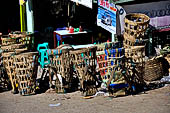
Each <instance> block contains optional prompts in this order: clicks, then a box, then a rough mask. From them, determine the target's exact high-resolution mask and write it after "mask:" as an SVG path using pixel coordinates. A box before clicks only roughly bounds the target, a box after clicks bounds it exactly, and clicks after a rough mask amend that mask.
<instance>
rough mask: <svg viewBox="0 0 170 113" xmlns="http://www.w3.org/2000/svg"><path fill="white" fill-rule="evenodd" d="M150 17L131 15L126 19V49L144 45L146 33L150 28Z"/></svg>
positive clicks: (137, 14) (124, 42)
mask: <svg viewBox="0 0 170 113" xmlns="http://www.w3.org/2000/svg"><path fill="white" fill-rule="evenodd" d="M149 21H150V19H149V17H148V16H146V15H145V14H140V13H131V14H127V15H126V17H125V32H124V35H123V36H124V41H123V44H124V47H125V48H127V47H130V46H135V45H141V44H142V45H144V43H145V40H144V33H145V31H146V29H147V28H148V26H149Z"/></svg>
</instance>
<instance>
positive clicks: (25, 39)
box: [9, 31, 33, 49]
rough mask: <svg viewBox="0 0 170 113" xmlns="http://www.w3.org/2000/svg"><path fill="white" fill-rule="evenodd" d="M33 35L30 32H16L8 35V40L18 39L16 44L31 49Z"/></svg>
mask: <svg viewBox="0 0 170 113" xmlns="http://www.w3.org/2000/svg"><path fill="white" fill-rule="evenodd" d="M32 35H33V34H32V33H30V32H20V31H16V32H13V33H12V34H9V37H10V38H13V39H18V43H21V44H24V45H25V46H26V47H27V48H29V49H32V48H33V36H32Z"/></svg>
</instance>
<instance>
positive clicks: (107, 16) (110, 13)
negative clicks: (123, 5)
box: [97, 0, 117, 34]
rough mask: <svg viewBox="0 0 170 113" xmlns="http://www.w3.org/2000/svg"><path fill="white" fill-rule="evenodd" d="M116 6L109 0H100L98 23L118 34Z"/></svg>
mask: <svg viewBox="0 0 170 113" xmlns="http://www.w3.org/2000/svg"><path fill="white" fill-rule="evenodd" d="M116 11H117V9H116V7H115V4H113V3H111V4H110V3H109V2H108V0H98V15H97V25H98V26H101V27H102V28H104V29H106V30H107V31H109V32H111V33H112V34H116Z"/></svg>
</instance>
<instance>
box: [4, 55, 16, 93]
mask: <svg viewBox="0 0 170 113" xmlns="http://www.w3.org/2000/svg"><path fill="white" fill-rule="evenodd" d="M13 55H14V52H3V53H2V57H3V66H4V67H5V70H6V72H7V75H8V78H9V79H10V82H11V85H12V93H16V92H17V91H18V80H17V77H16V73H15V66H14V56H13Z"/></svg>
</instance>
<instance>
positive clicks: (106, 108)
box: [0, 85, 170, 113]
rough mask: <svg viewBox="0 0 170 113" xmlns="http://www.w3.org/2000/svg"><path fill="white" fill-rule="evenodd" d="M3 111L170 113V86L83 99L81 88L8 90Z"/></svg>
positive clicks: (1, 98)
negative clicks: (36, 91) (22, 92)
mask: <svg viewBox="0 0 170 113" xmlns="http://www.w3.org/2000/svg"><path fill="white" fill-rule="evenodd" d="M50 104H58V105H59V106H50ZM0 113H170V85H168V86H166V87H162V88H159V89H155V90H150V91H147V92H146V93H141V94H138V95H134V96H131V95H129V96H123V97H116V98H111V97H104V96H97V97H94V98H91V99H83V97H82V96H81V94H80V92H79V91H77V92H73V93H68V94H56V93H42V94H36V95H32V96H21V95H19V94H12V93H11V92H10V91H6V92H2V93H0Z"/></svg>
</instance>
